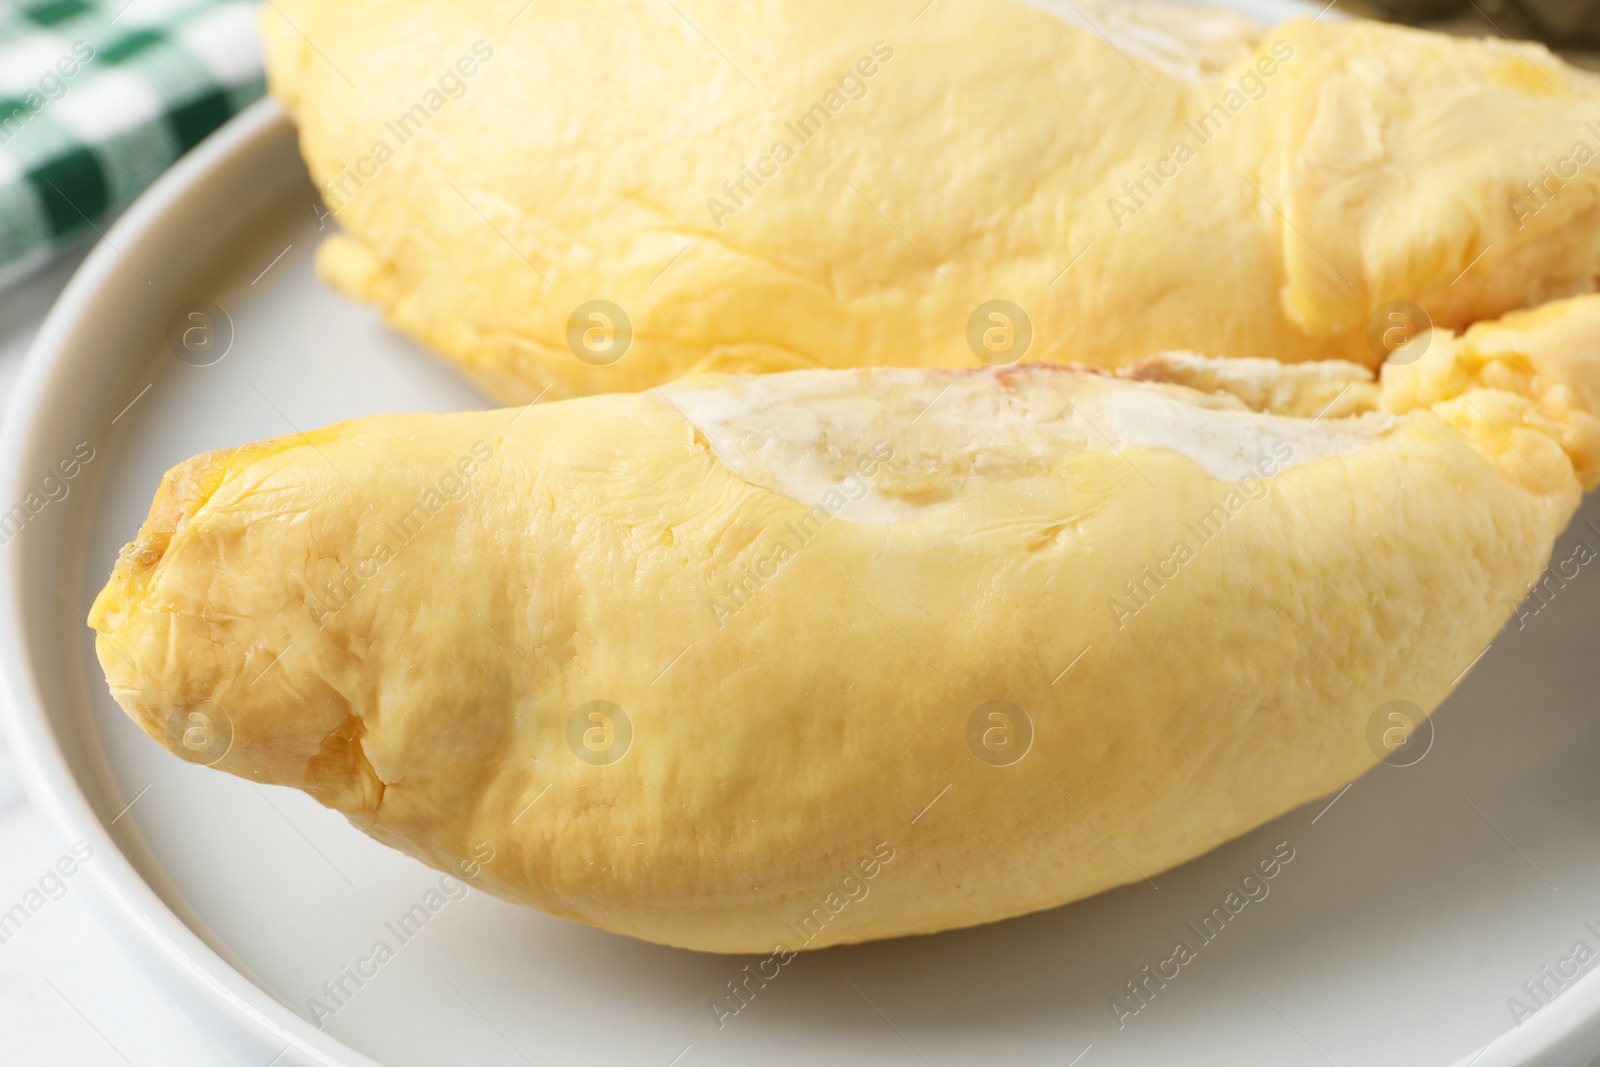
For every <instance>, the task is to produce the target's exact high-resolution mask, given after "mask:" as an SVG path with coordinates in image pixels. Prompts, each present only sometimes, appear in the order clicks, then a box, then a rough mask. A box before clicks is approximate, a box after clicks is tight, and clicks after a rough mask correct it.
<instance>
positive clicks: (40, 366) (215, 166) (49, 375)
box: [0, 96, 381, 1067]
mask: <svg viewBox="0 0 1600 1067" xmlns="http://www.w3.org/2000/svg"><path fill="white" fill-rule="evenodd" d="M289 128H290V123H289V117H288V114H287V112H286V111H285V110H284V108H283V106H282V104H281V103H279V102H278V101H277V100H276V99H275V98H274V97H271V96H267V97H263V98H262V99H260V100H258V101H256V102H255V103H253V104H251V105H250V106H249V107H247V108H246V109H245V110H243V111H242V112H240V113H239V114H238V115H237V116H236V117H234V118H233V119H231V120H230V121H229V122H227V123H225V124H224V125H223V126H222V127H220V128H219V129H218V130H217V131H215V132H214V133H212V134H211V135H210V136H209V137H207V138H206V139H205V140H203V141H202V142H201V143H200V144H199V145H197V146H196V147H195V148H194V150H193V151H191V152H190V153H189V154H188V155H186V156H184V157H183V159H181V160H180V161H179V162H178V163H177V164H175V165H174V166H173V167H172V168H171V169H169V170H168V171H167V172H166V173H165V174H163V175H162V176H161V177H160V178H159V179H157V181H156V182H155V183H154V184H152V185H151V186H150V188H149V189H147V190H146V191H145V192H144V193H143V194H141V195H140V196H139V197H138V198H137V199H136V200H135V201H134V203H133V204H132V205H131V206H130V207H129V208H128V210H127V211H126V212H125V213H124V214H123V216H122V217H121V218H119V219H118V220H117V222H116V223H115V224H114V225H112V226H111V227H110V228H109V230H108V231H107V233H106V235H105V237H103V238H102V239H101V240H100V241H99V242H97V243H96V244H95V246H94V248H93V250H92V251H91V252H90V253H89V254H88V256H87V257H86V258H85V259H84V261H83V263H82V264H81V265H80V266H79V267H78V269H77V270H76V271H75V272H74V273H73V275H72V278H71V280H70V281H69V282H68V283H67V286H66V288H65V289H64V290H63V291H62V293H61V295H60V297H58V298H57V300H56V303H55V304H54V306H53V307H52V308H51V310H50V312H49V314H48V315H47V317H46V318H45V321H44V324H43V325H42V326H41V327H40V329H39V332H38V334H37V336H36V337H35V339H34V341H33V343H32V345H31V346H30V347H29V349H28V354H27V356H26V357H25V359H24V362H23V365H22V368H21V370H20V372H19V374H18V377H17V380H16V383H15V385H14V386H13V390H12V393H11V396H10V398H9V399H8V400H7V402H6V408H5V417H4V422H3V426H0V499H6V500H13V499H21V498H22V497H21V495H20V494H21V493H23V492H25V489H24V487H25V486H27V485H29V484H30V482H31V480H32V478H33V474H30V473H29V471H28V470H26V469H24V467H25V464H26V459H25V458H24V457H26V456H27V455H28V454H29V453H30V451H31V449H30V448H29V445H30V443H32V442H33V441H34V440H35V439H36V438H37V437H38V436H39V434H40V432H41V431H42V430H43V429H44V427H42V426H41V425H40V421H41V417H42V413H43V411H44V410H45V408H46V406H47V405H46V403H45V401H46V398H47V394H48V393H49V392H50V391H51V389H52V387H53V386H54V385H55V384H56V383H57V381H58V380H59V379H60V378H61V377H63V376H64V375H69V374H70V373H71V372H72V371H73V370H75V369H76V367H75V366H74V365H75V363H76V362H78V361H79V360H77V359H75V358H74V356H75V354H74V353H73V351H72V336H71V335H72V333H73V331H74V329H75V328H76V327H77V325H78V323H79V322H80V321H82V320H83V319H85V318H86V317H88V316H92V315H93V314H94V313H95V311H94V309H95V307H96V305H98V304H99V303H100V302H101V298H102V296H103V295H104V294H105V293H106V291H107V290H109V289H111V288H113V287H115V286H118V285H125V284H129V283H128V282H127V279H126V272H127V262H126V261H125V260H124V259H123V252H122V251H120V250H121V249H129V248H135V249H136V248H138V247H139V246H140V245H141V244H142V243H143V242H144V241H145V240H146V239H148V238H149V237H151V236H152V235H154V234H155V233H156V232H157V231H159V230H163V229H165V228H167V227H170V226H171V225H172V220H173V219H174V218H178V217H181V216H182V214H183V213H184V212H185V210H187V209H186V207H185V201H187V200H188V199H189V198H190V195H191V194H193V193H195V192H196V191H198V190H199V189H201V188H202V187H204V186H206V185H207V184H209V183H211V182H214V181H216V180H218V175H219V173H220V172H221V171H222V170H223V169H224V165H225V164H226V163H229V162H236V161H237V160H239V159H241V158H247V157H249V156H250V155H251V154H252V153H258V152H263V151H268V150H270V149H269V145H270V142H271V141H272V140H273V139H274V138H278V137H282V136H283V135H284V133H285V132H286V131H287V130H288V129H289ZM33 473H34V474H36V473H37V472H33ZM26 559H27V557H26V556H25V554H24V553H22V552H20V551H13V552H10V553H7V555H6V558H5V560H4V561H3V565H0V719H3V721H4V725H5V729H6V733H7V736H8V738H9V740H10V742H11V746H12V749H13V752H14V753H15V763H16V765H17V769H18V773H19V774H20V776H21V777H22V780H23V784H24V786H25V788H26V790H27V794H28V798H29V800H30V801H31V802H33V803H35V804H37V805H38V806H39V807H40V809H41V810H42V811H43V812H44V813H45V815H46V817H47V818H48V820H49V822H50V823H51V825H52V827H53V828H54V829H55V831H56V832H57V833H58V834H59V835H61V838H62V840H63V841H78V840H83V841H87V842H88V843H89V845H90V846H91V847H92V848H93V849H94V857H95V862H94V863H93V864H87V865H86V867H87V869H88V871H89V873H90V875H91V883H92V885H93V886H94V888H95V890H96V891H97V893H98V895H99V898H100V900H101V902H103V903H104V904H107V905H109V907H110V909H111V911H112V912H113V913H114V914H115V916H116V917H117V918H118V919H119V920H121V922H122V925H123V928H124V931H126V930H131V931H133V932H134V933H136V934H137V936H138V938H139V939H140V941H141V942H142V945H141V947H142V948H144V949H146V950H149V951H150V953H151V956H147V957H145V958H141V959H139V960H138V961H137V962H139V963H141V964H146V965H147V964H148V961H149V959H150V958H151V957H153V958H156V959H160V960H163V961H164V962H165V963H166V964H167V972H168V976H169V977H176V978H177V979H179V980H180V981H181V982H183V983H184V984H186V985H187V986H189V987H191V989H192V990H194V991H195V992H197V993H199V994H200V995H201V997H202V998H203V999H204V1000H205V1001H207V1002H208V1006H209V1007H210V1008H211V1009H212V1010H213V1011H214V1012H218V1011H220V1012H221V1013H222V1014H223V1015H225V1016H226V1017H227V1019H228V1020H229V1021H230V1022H231V1023H232V1024H233V1025H234V1027H236V1028H237V1027H238V1026H240V1025H242V1026H244V1027H245V1028H246V1032H247V1033H248V1034H249V1035H250V1036H253V1037H256V1038H258V1039H262V1038H264V1039H267V1040H269V1041H275V1042H277V1044H278V1045H282V1046H283V1051H282V1052H280V1053H279V1054H278V1055H279V1057H280V1059H279V1060H275V1061H274V1062H275V1063H285V1064H287V1062H288V1061H286V1060H284V1059H281V1057H284V1056H286V1055H287V1054H288V1053H289V1052H290V1051H291V1050H293V1051H295V1052H298V1053H300V1054H301V1057H304V1058H306V1062H314V1063H320V1064H324V1065H326V1067H381V1065H379V1064H378V1063H377V1061H375V1060H372V1059H371V1058H369V1057H367V1056H365V1055H364V1054H362V1053H360V1052H358V1051H357V1050H355V1049H352V1048H350V1047H349V1046H347V1045H345V1044H344V1043H343V1042H340V1041H338V1040H337V1039H336V1038H334V1037H333V1036H332V1035H331V1034H329V1033H327V1032H326V1031H323V1030H319V1029H317V1028H316V1027H314V1026H312V1025H311V1023H310V1022H309V1021H308V1020H306V1019H305V1018H303V1017H302V1016H300V1015H299V1014H297V1013H296V1012H294V1011H293V1010H292V1009H290V1008H288V1007H286V1006H285V1005H284V1004H282V1003H281V1002H280V1001H278V1000H277V999H276V998H275V997H273V996H272V995H271V994H270V993H268V992H267V991H266V990H265V989H263V988H262V987H260V986H259V985H257V984H255V983H254V982H252V981H251V980H250V979H249V978H247V977H246V976H245V975H244V974H243V973H242V972H241V971H240V970H238V968H236V967H234V966H233V965H232V964H231V963H229V962H228V961H227V960H225V959H224V958H223V957H222V956H221V955H220V954H219V953H218V952H217V951H216V950H215V949H213V948H212V947H211V946H210V945H209V944H207V943H206V942H205V940H204V939H203V938H202V937H201V936H200V935H199V934H198V933H197V932H196V931H195V930H194V929H193V928H192V927H190V926H189V925H188V924H187V923H185V922H184V921H183V920H182V919H181V918H180V917H179V916H178V915H177V913H176V912H174V911H173V910H172V908H171V907H170V906H169V905H168V904H167V903H166V901H164V900H162V899H161V897H160V895H159V894H157V893H156V891H155V890H154V888H153V887H152V886H151V885H150V884H149V882H147V881H146V880H145V879H144V877H143V876H142V875H141V874H140V873H139V871H138V869H137V868H136V867H134V865H133V863H132V862H131V861H130V860H129V859H128V857H127V855H126V854H125V853H124V852H123V850H122V848H121V847H120V846H119V845H118V843H117V841H116V839H115V838H114V837H113V836H112V834H111V831H110V829H109V827H108V826H107V824H106V823H104V822H103V821H102V820H101V818H100V817H99V815H97V814H96V812H95V809H94V806H93V804H92V802H91V801H90V800H89V797H88V794H87V793H86V792H85V790H84V787H83V783H82V782H80V781H79V779H78V777H77V775H76V774H74V772H73V769H72V766H71V764H70V763H69V762H68V761H67V758H66V755H65V753H64V752H63V751H62V748H61V745H60V743H59V740H58V738H57V729H56V724H55V723H54V722H53V721H52V719H51V717H50V715H49V713H48V711H47V710H46V708H45V704H46V701H45V698H44V696H43V694H42V692H41V691H40V689H39V686H38V684H37V679H36V677H35V674H34V671H33V669H32V666H31V662H30V659H31V657H30V656H29V654H28V650H27V644H26V639H25V637H24V633H25V631H26V630H27V629H28V626H27V620H26V619H25V618H24V617H23V608H24V598H23V597H22V596H21V594H20V590H19V585H20V579H21V577H22V575H21V573H20V572H21V571H22V569H23V563H24V561H25V560H26ZM179 1006H180V1007H186V1006H187V1005H183V1004H180V1005H179ZM228 1051H234V1050H232V1049H230V1050H228Z"/></svg>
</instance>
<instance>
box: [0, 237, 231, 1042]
mask: <svg viewBox="0 0 1600 1067" xmlns="http://www.w3.org/2000/svg"><path fill="white" fill-rule="evenodd" d="M81 258H82V257H81V255H78V256H72V257H70V258H69V259H68V260H67V261H64V262H62V263H58V264H57V265H55V266H54V267H52V268H51V269H50V270H47V271H46V272H44V273H43V274H41V275H38V276H36V277H34V278H32V279H30V280H28V281H27V282H25V283H23V284H21V285H19V286H17V287H14V288H11V289H8V290H6V291H4V292H3V293H0V399H4V398H6V397H9V395H10V392H11V387H12V385H13V383H14V382H15V381H16V379H17V372H18V371H19V370H20V369H21V367H22V360H23V357H24V356H25V355H26V353H27V349H28V346H29V345H30V343H31V342H32V340H33V336H34V334H35V333H36V332H37V331H38V328H39V325H40V323H42V322H43V321H44V317H45V314H46V313H47V312H48V311H49V310H50V305H51V304H53V303H54V302H55V298H56V296H57V294H59V293H60V292H61V289H62V288H63V287H64V286H65V285H66V283H67V279H68V278H69V277H71V274H72V271H73V269H74V268H75V267H76V266H77V264H78V261H79V260H80V259H81ZM0 551H3V548H0ZM68 844H69V842H67V841H64V840H62V839H61V838H60V837H59V836H58V835H57V833H56V831H55V828H54V827H53V826H51V825H50V823H49V821H48V820H47V819H46V818H45V817H44V814H43V813H42V812H41V811H40V810H39V808H38V807H37V806H36V805H34V804H32V803H30V802H29V800H28V799H27V797H26V795H25V794H24V793H23V790H22V787H21V785H20V783H19V781H18V776H17V771H16V766H15V761H14V758H13V756H12V754H11V752H10V750H9V747H8V745H7V744H6V741H5V737H4V734H3V733H0V912H3V911H5V910H6V909H8V908H10V907H11V906H12V905H13V904H15V903H17V902H18V901H19V900H20V899H21V898H22V895H23V894H24V893H26V892H27V891H28V890H29V889H32V888H35V887H37V885H38V883H39V879H40V877H41V876H42V875H44V874H45V872H46V871H47V870H49V869H51V868H53V867H54V865H55V863H56V861H57V860H58V859H59V858H60V857H61V856H63V855H65V854H66V850H67V846H68ZM88 862H89V863H93V862H94V860H93V859H90V860H89V861H88ZM63 881H64V883H65V885H66V891H65V893H64V894H62V895H60V896H59V899H55V900H52V901H50V903H48V904H47V905H46V906H45V907H44V908H42V909H40V910H39V911H38V912H37V913H35V914H34V916H33V918H32V919H30V920H29V921H28V923H27V925H26V926H24V927H22V928H21V929H20V930H18V931H17V932H16V933H15V934H14V935H13V936H11V937H10V938H9V939H8V940H6V942H5V943H4V944H0V1064H4V1065H5V1067H228V1065H231V1064H232V1063H233V1061H232V1060H231V1059H230V1058H229V1057H227V1056H225V1055H224V1054H223V1053H222V1052H221V1051H219V1050H218V1049H217V1048H216V1046H215V1045H213V1044H212V1043H211V1042H210V1041H209V1040H208V1039H207V1038H205V1037H204V1036H203V1035H202V1034H201V1033H200V1031H199V1030H198V1029H196V1027H195V1026H194V1025H193V1024H192V1023H190V1022H189V1020H188V1019H186V1018H185V1017H184V1016H183V1015H181V1014H180V1013H179V1012H178V1011H177V1009H175V1008H174V1007H172V1006H171V1005H169V1004H168V1003H167V1002H166V1001H165V1000H163V999H162V998H161V997H160V996H159V995H158V994H157V993H156V992H155V991H154V990H153V989H152V988H151V987H150V983H149V981H148V980H147V979H146V978H145V976H144V975H143V974H142V973H141V972H140V971H139V970H138V968H136V967H135V966H134V964H133V963H132V962H130V961H129V960H128V958H127V957H126V956H124V955H123V953H122V951H121V949H120V948H119V947H118V945H117V943H116V941H115V939H114V938H113V937H112V935H111V933H110V931H109V930H107V929H106V928H105V926H104V925H103V924H102V922H101V920H100V918H99V915H98V913H97V912H96V910H95V909H94V908H93V907H92V906H91V905H90V903H89V901H88V899H87V894H88V893H89V892H91V891H92V890H91V889H90V887H89V886H88V884H87V883H86V882H84V881H83V879H82V876H81V874H80V875H79V876H78V877H73V878H68V879H63ZM52 884H53V883H47V885H52ZM52 892H54V891H52ZM257 1067H260V1065H257Z"/></svg>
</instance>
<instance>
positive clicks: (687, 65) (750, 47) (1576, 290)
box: [262, 0, 1600, 403]
mask: <svg viewBox="0 0 1600 1067" xmlns="http://www.w3.org/2000/svg"><path fill="white" fill-rule="evenodd" d="M262 20H263V21H262V25H263V29H264V31H265V36H266V41H267V55H268V69H269V76H270V84H271V87H272V89H273V91H274V92H275V93H276V94H277V95H278V96H279V97H280V98H282V99H283V100H284V101H285V102H286V104H287V105H288V107H289V110H290V111H291V113H292V115H293V117H294V119H295V121H296V122H297V123H298V125H299V129H300V141H301V146H302V149H303V151H304V154H305V156H306V159H307V160H308V161H309V163H310V166H311V170H312V173H313V175H314V176H315V178H316V179H317V181H318V184H319V186H320V187H321V189H322V191H323V195H324V198H325V199H326V201H327V204H328V207H329V208H330V209H331V210H332V211H333V213H334V216H335V220H336V222H337V223H338V226H339V229H340V230H341V231H342V232H341V233H340V235H339V236H335V237H332V238H330V239H329V240H328V241H327V242H326V243H325V244H324V246H323V249H322V253H321V257H320V262H321V265H322V269H323V271H324V273H325V274H326V275H327V277H328V278H329V279H330V280H331V281H333V282H334V284H336V285H337V286H338V287H340V288H341V289H343V290H344V291H346V292H348V293H349V294H351V295H353V296H355V297H357V298H359V299H362V300H367V301H372V302H375V303H377V304H379V305H381V306H382V308H383V311H384V314H385V315H386V316H387V317H388V319H389V320H390V321H391V322H393V323H394V324H395V325H396V326H398V327H399V328H400V329H402V330H404V331H405V332H407V333H409V334H411V335H412V336H414V337H416V338H417V339H419V340H421V341H422V342H423V343H424V344H426V345H427V346H429V347H430V348H432V349H434V350H436V351H438V352H441V353H443V354H444V355H445V356H447V357H448V358H450V359H452V360H454V361H455V362H457V363H458V364H460V365H461V367H462V368H463V369H464V370H465V371H467V372H468V373H469V374H470V375H471V376H472V377H473V378H474V379H475V380H476V381H477V382H478V383H479V384H480V385H481V386H482V387H483V388H485V389H486V390H487V391H488V392H489V393H490V394H491V395H493V396H495V397H497V398H499V399H501V400H502V401H505V402H509V403H520V402H523V401H526V400H528V399H531V398H532V397H534V396H536V395H539V394H540V393H541V392H542V391H543V390H545V389H546V388H547V387H548V388H549V390H550V392H549V393H548V394H546V399H557V398H560V397H565V396H573V395H579V394H588V393H596V392H630V391H634V390H639V389H644V388H648V387H650V386H654V385H659V384H661V383H663V382H667V381H671V380H674V379H677V378H680V377H684V376H687V375H689V374H692V373H701V372H709V371H727V372H764V371H784V370H796V369H803V368H812V367H856V366H872V365H894V366H931V367H958V366H971V365H973V360H974V353H975V352H980V349H981V347H982V345H981V343H980V341H979V339H981V338H982V336H983V332H984V329H985V328H986V324H987V323H988V322H990V321H991V320H990V319H989V318H988V314H989V312H987V311H983V310H981V309H983V308H985V307H987V306H989V305H991V302H994V301H1005V302H1007V303H1008V304H1009V305H1011V306H1013V307H1015V308H1020V309H1021V313H1022V314H1023V315H1025V316H1026V319H1025V320H1024V319H1023V318H1021V317H1019V316H1017V314H1016V313H1015V312H1012V313H1011V314H1012V317H1013V319H1014V320H1015V321H1014V322H1013V327H1014V328H1015V330H1016V331H1017V333H1016V336H1015V337H1014V338H1013V339H1012V340H1010V341H1008V342H1006V343H1007V346H1008V352H1007V358H1014V357H1016V356H1023V357H1024V358H1026V359H1029V360H1043V361H1052V360H1053V361H1063V360H1073V361H1078V362H1084V363H1090V364H1094V365H1097V366H1102V367H1108V368H1114V367H1122V366H1126V365H1128V364H1130V363H1132V362H1134V361H1136V360H1138V359H1140V358H1143V357H1144V356H1146V355H1148V354H1149V353H1152V352H1156V351H1160V350H1163V349H1173V348H1179V349H1186V350H1190V351H1194V352H1197V353H1199V354H1201V355H1206V356H1230V357H1238V356H1244V357H1260V358H1271V359H1275V360H1282V361H1291V362H1298V361H1304V360H1313V359H1317V360H1326V359H1342V360H1350V361H1355V362H1358V363H1362V364H1364V365H1367V366H1374V365H1376V364H1377V363H1378V362H1380V360H1381V357H1382V355H1383V354H1384V353H1383V350H1382V349H1381V348H1379V349H1377V350H1376V351H1375V349H1374V348H1373V346H1372V345H1371V344H1370V343H1369V341H1368V338H1367V333H1368V330H1367V326H1368V322H1369V320H1370V319H1372V318H1373V316H1374V314H1375V313H1376V312H1378V311H1379V309H1380V308H1381V307H1382V306H1383V305H1384V304H1385V303H1386V302H1388V301H1392V300H1398V299H1405V300H1410V301H1413V302H1415V303H1417V304H1420V305H1421V306H1422V307H1423V308H1424V309H1426V311H1427V313H1428V314H1429V315H1431V316H1432V319H1433V321H1434V322H1435V323H1436V324H1438V325H1439V326H1442V327H1447V328H1451V329H1457V330H1459V329H1464V328H1465V327H1467V326H1469V325H1470V324H1472V323H1473V322H1477V321H1480V320H1484V319H1490V318H1495V317H1497V316H1499V315H1501V314H1503V313H1505V312H1507V311H1511V310H1514V309H1518V308H1524V307H1531V306H1535V305H1538V304H1541V303H1544V302H1546V301H1549V300H1552V299H1556V298H1560V297H1565V296H1569V295H1576V294H1581V293H1587V292H1592V291H1594V289H1595V283H1596V278H1597V276H1600V243H1597V242H1596V240H1595V238H1594V235H1595V233H1596V229H1597V227H1600V160H1597V159H1596V154H1597V153H1600V78H1597V77H1596V76H1595V75H1592V74H1589V73H1586V72H1582V71H1579V70H1576V69H1573V68H1571V67H1568V66H1566V65H1565V64H1563V63H1562V62H1561V61H1559V60H1558V59H1556V58H1555V57H1553V56H1552V55H1550V53H1548V52H1547V51H1545V50H1544V49H1543V48H1541V47H1540V46H1538V45H1535V44H1526V43H1519V44H1513V43H1510V42H1507V41H1503V40H1500V39H1490V40H1464V39H1458V38H1452V37H1446V36H1443V35H1438V34H1430V33H1424V32H1419V31H1415V30H1408V29H1402V28H1397V27H1393V26H1386V25H1382V24H1378V23H1372V22H1365V21H1355V20H1352V21H1335V20H1334V19H1333V18H1331V17H1330V18H1326V19H1321V20H1315V21H1313V20H1305V19H1301V20H1296V21H1292V22H1288V23H1286V24H1284V25H1281V26H1278V27H1274V28H1262V27H1257V26H1254V25H1252V24H1250V23H1248V22H1246V21H1244V20H1243V19H1241V18H1239V17H1238V16H1235V15H1230V14H1226V13H1222V12H1218V11H1215V10H1204V9H1198V8H1186V7H1174V6H1167V5H1161V4H1151V3H1145V4H1123V3H1117V2H1113V0H1098V2H1092V0H1081V2H1068V0H1038V2H1036V3H1032V4H1029V3H1021V2H1016V0H937V2H936V3H933V4H927V3H926V0H904V2H903V3H902V2H895V3H873V4H863V3H855V2H847V0H764V2H762V3H756V4H751V3H730V2H710V0H699V2H696V3H694V4H692V5H673V4H662V3H658V2H655V0H648V2H647V0H595V2H591V3H583V4H544V3H540V4H532V5H528V4H524V3H522V2H521V0H343V2H340V3H336V4H331V3H323V2H318V0H278V2H276V3H273V4H269V5H266V6H264V7H263V11H262ZM763 175H764V176H763ZM597 301H599V302H604V304H596V303H594V302H597ZM597 308H598V309H599V310H598V312H597V310H596V309H597ZM619 312H620V314H619ZM597 313H598V314H599V315H600V317H599V318H596V317H595V315H596V314H597ZM591 331H598V332H593V333H591ZM630 338H631V340H630ZM575 353H580V354H581V356H582V358H579V355H575ZM619 353H625V354H624V355H622V357H621V358H620V359H618V358H617V357H618V354H619ZM980 354H983V355H984V356H985V358H987V355H986V354H984V353H980Z"/></svg>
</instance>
